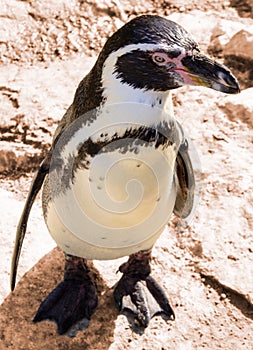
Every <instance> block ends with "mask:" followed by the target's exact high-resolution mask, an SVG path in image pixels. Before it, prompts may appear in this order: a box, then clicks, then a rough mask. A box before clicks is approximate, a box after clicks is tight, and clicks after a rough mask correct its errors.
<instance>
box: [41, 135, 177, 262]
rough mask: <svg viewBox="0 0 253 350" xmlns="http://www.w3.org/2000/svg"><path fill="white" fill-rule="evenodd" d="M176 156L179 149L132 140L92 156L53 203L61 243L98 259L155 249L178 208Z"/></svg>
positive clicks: (50, 218)
mask: <svg viewBox="0 0 253 350" xmlns="http://www.w3.org/2000/svg"><path fill="white" fill-rule="evenodd" d="M175 158H176V153H175V150H174V147H173V145H171V146H169V147H166V149H163V148H162V147H158V148H156V147H147V145H146V144H145V145H136V144H135V143H133V144H132V142H131V146H130V145H129V146H127V147H126V148H125V149H124V150H122V148H117V147H116V148H115V149H114V150H110V151H108V150H107V151H101V152H100V153H99V154H97V155H96V156H95V157H93V158H92V157H89V159H88V164H89V167H79V168H78V169H77V170H76V171H75V174H74V177H73V181H72V182H71V184H70V186H69V187H68V188H67V189H66V190H65V191H63V192H60V193H59V194H58V195H55V196H53V200H52V202H51V203H50V208H49V210H48V214H47V218H46V222H47V225H48V228H49V231H50V232H51V235H52V237H53V238H54V239H55V241H56V243H57V244H58V245H59V246H60V247H61V248H62V249H63V250H64V251H65V252H67V253H69V254H72V255H77V256H83V257H86V258H92V259H112V258H117V257H120V256H124V255H128V254H131V253H133V252H136V251H138V250H143V249H149V248H151V247H152V245H153V244H154V242H155V241H156V239H157V238H158V236H159V235H160V233H161V232H162V230H163V228H164V226H165V224H166V223H167V222H168V220H169V217H170V215H171V213H172V211H173V208H174V204H175V197H176V193H175V188H174V182H173V171H174V162H175ZM86 160H87V159H86Z"/></svg>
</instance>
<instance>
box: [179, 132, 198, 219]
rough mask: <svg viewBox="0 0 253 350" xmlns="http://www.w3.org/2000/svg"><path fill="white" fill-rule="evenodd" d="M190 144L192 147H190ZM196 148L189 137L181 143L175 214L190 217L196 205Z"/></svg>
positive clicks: (185, 217)
mask: <svg viewBox="0 0 253 350" xmlns="http://www.w3.org/2000/svg"><path fill="white" fill-rule="evenodd" d="M189 145H190V147H189ZM196 156H197V154H196V150H195V149H194V147H193V144H192V142H191V140H190V139H189V138H188V137H185V138H184V141H183V142H182V144H181V145H180V148H179V151H178V154H177V158H176V166H175V183H176V191H177V196H176V202H175V207H174V210H173V211H174V214H176V215H177V216H178V217H180V218H182V219H188V218H189V217H190V215H191V214H193V211H194V208H195V205H196V200H197V198H196V178H195V174H194V172H195V170H194V168H195V167H197V166H198V162H199V161H198V159H196Z"/></svg>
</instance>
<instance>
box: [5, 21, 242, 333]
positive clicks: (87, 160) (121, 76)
mask: <svg viewBox="0 0 253 350" xmlns="http://www.w3.org/2000/svg"><path fill="white" fill-rule="evenodd" d="M184 85H200V86H205V87H209V88H211V89H214V90H217V91H221V92H224V93H228V94H234V93H238V92H239V85H238V82H237V80H236V78H235V77H234V76H233V75H232V73H231V72H230V70H229V69H228V68H227V67H226V66H224V65H222V64H220V63H218V62H216V61H214V60H212V59H210V58H209V57H208V56H206V55H204V54H203V53H202V52H201V51H200V49H199V46H198V44H197V43H196V41H195V40H194V39H193V38H192V36H191V35H190V34H189V33H188V32H187V31H186V30H185V29H184V28H183V27H182V26H180V25H179V24H177V23H175V22H172V21H170V20H168V19H165V18H162V17H160V16H156V15H142V16H138V17H136V18H134V19H132V20H131V21H129V22H128V23H126V24H125V25H124V26H123V27H122V28H120V29H119V30H118V31H116V32H115V33H114V34H113V35H112V36H111V37H110V38H109V39H108V40H107V42H106V43H105V45H104V47H103V49H102V50H101V53H100V54H99V56H98V58H97V61H96V63H95V65H94V66H93V68H92V69H91V71H90V72H89V73H88V74H87V75H86V77H85V78H84V79H83V80H82V81H81V82H80V84H79V86H78V87H77V90H76V92H75V95H74V99H73V102H72V104H71V106H70V107H69V108H68V110H67V111H66V113H65V115H64V116H63V118H62V120H61V121H60V122H59V125H58V127H57V129H56V132H55V135H54V138H53V141H52V147H51V148H50V150H49V151H48V155H47V156H46V158H45V159H44V160H43V162H42V163H41V165H40V167H39V168H38V171H37V173H36V174H35V176H34V179H33V182H32V184H31V188H30V191H29V194H28V198H27V201H26V204H25V207H24V210H23V213H22V216H21V219H20V222H19V225H18V228H17V235H16V244H15V249H14V253H13V260H12V273H11V289H12V290H13V289H14V287H15V279H16V271H17V265H18V260H19V256H20V251H21V246H22V242H23V239H24V236H25V231H26V226H27V221H28V216H29V213H30V210H31V207H32V204H33V202H34V199H35V197H36V195H37V193H38V192H39V191H40V189H41V187H42V185H43V193H42V207H43V215H44V218H45V222H46V225H47V227H48V230H49V232H50V234H51V236H52V237H53V239H54V240H55V242H56V243H57V245H58V246H59V247H60V248H61V249H62V250H63V252H64V253H65V272H64V278H63V281H62V282H61V283H60V284H59V285H58V286H57V287H56V288H55V289H54V290H53V291H52V292H51V293H50V294H49V295H48V297H47V298H46V299H45V300H44V301H43V302H42V304H41V305H40V307H39V309H38V311H37V314H36V315H35V317H34V322H39V321H42V320H52V321H54V322H56V323H57V327H58V332H59V334H72V335H73V334H75V333H76V331H77V330H78V329H82V328H85V327H87V326H88V323H89V320H90V318H91V316H92V314H93V313H94V311H95V309H96V307H97V304H98V297H97V291H96V285H95V283H94V281H93V278H92V275H91V273H90V270H89V267H88V265H87V261H88V260H90V259H98V260H108V259H116V258H120V257H123V256H128V257H129V258H128V260H127V261H126V262H125V263H123V264H122V265H121V266H120V267H119V271H120V272H121V273H122V276H121V278H120V279H119V281H118V283H117V284H116V286H115V288H114V291H113V296H114V300H115V303H116V307H117V308H118V309H119V310H120V311H122V309H123V308H124V302H123V301H124V299H125V297H127V296H128V298H129V299H130V303H131V305H132V312H133V313H134V315H135V319H136V323H137V324H139V325H140V327H147V326H148V324H149V321H150V319H151V318H152V317H153V315H154V314H156V313H157V312H159V313H162V314H163V315H164V317H166V318H168V319H174V316H175V315H174V312H173V309H172V307H171V305H170V302H169V300H168V298H167V296H166V293H165V291H164V290H163V289H162V288H161V287H160V286H159V284H158V283H157V282H156V281H155V279H154V278H153V277H152V276H151V267H150V262H151V251H152V247H153V246H154V244H155V242H156V240H157V239H158V237H159V236H160V234H161V233H162V231H163V230H164V228H165V226H166V224H167V222H168V220H169V219H170V217H171V214H172V213H173V212H174V214H176V215H177V216H179V217H183V218H187V217H188V216H189V215H191V213H192V211H193V207H194V196H195V194H194V193H195V177H194V165H193V164H192V163H193V161H192V157H191V152H190V150H189V142H190V139H189V137H188V136H187V135H186V134H185V132H184V130H183V128H182V126H181V125H180V123H179V122H178V121H177V120H176V118H175V116H174V113H173V105H172V98H171V91H172V90H173V89H176V88H179V87H181V86H184ZM188 113H189V116H191V111H190V110H189V112H188ZM150 299H152V300H153V301H154V303H155V305H156V309H155V310H154V309H153V308H152V307H151V306H150V301H149V300H150Z"/></svg>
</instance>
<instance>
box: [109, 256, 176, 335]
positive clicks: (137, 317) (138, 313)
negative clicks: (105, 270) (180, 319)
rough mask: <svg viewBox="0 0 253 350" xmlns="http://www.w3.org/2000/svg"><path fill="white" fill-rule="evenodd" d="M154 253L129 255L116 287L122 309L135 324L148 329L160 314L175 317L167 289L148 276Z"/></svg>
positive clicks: (117, 300)
mask: <svg viewBox="0 0 253 350" xmlns="http://www.w3.org/2000/svg"><path fill="white" fill-rule="evenodd" d="M150 258H151V252H138V253H136V254H133V255H130V257H129V260H128V261H127V262H126V263H124V264H122V265H121V266H120V268H119V271H121V272H123V276H122V277H121V279H120V280H119V282H118V283H117V284H116V287H115V289H114V293H113V294H114V300H115V303H116V306H117V308H118V310H119V311H121V312H123V313H124V314H126V316H130V317H128V319H129V320H130V321H131V316H132V315H133V316H134V325H135V326H136V325H138V326H140V327H143V328H146V327H147V326H148V324H149V321H150V319H151V318H152V317H153V316H155V315H157V314H160V315H162V316H163V317H165V318H166V319H168V320H174V319H175V314H174V312H173V310H172V308H171V306H170V303H169V301H168V298H167V296H166V294H165V292H164V290H163V289H162V288H161V287H160V286H159V284H158V283H157V282H156V281H155V280H154V279H153V278H152V277H151V276H150V275H149V274H150V271H151V269H150Z"/></svg>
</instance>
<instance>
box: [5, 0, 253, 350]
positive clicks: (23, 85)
mask: <svg viewBox="0 0 253 350" xmlns="http://www.w3.org/2000/svg"><path fill="white" fill-rule="evenodd" d="M143 13H151V14H159V15H162V16H165V17H167V18H170V19H172V20H174V21H176V22H178V23H180V24H181V25H183V26H184V27H185V28H186V29H188V30H189V31H190V32H191V33H192V35H193V36H194V37H195V39H197V41H198V42H199V43H200V46H201V48H202V49H203V51H205V52H208V53H209V54H210V55H215V56H216V57H217V59H218V60H220V61H221V62H222V61H225V63H226V64H228V65H229V66H230V68H231V69H232V71H233V72H234V73H235V74H236V75H237V77H238V79H239V82H240V84H241V87H242V92H241V94H240V95H237V96H227V95H225V94H221V93H218V92H216V91H213V90H209V89H203V88H200V87H199V88H193V87H191V88H190V87H184V88H181V89H179V90H177V91H175V93H174V104H175V114H176V116H177V118H178V119H179V120H180V122H181V123H182V125H183V126H184V128H185V130H187V132H188V134H189V135H190V137H191V139H192V140H193V142H194V144H195V147H196V149H197V151H198V155H199V162H200V164H201V176H200V178H199V181H198V185H199V192H200V200H199V205H198V207H197V210H196V215H195V217H194V219H193V220H192V221H191V222H190V225H189V226H188V227H187V228H184V227H183V226H182V225H180V222H178V221H177V220H176V218H174V217H173V218H172V220H171V222H170V223H169V224H168V227H167V228H166V230H165V232H163V234H162V236H161V237H160V239H159V240H158V242H157V244H156V246H155V248H154V251H153V260H152V269H153V270H152V274H153V276H154V277H155V278H156V279H157V281H159V282H160V283H161V285H162V286H163V287H164V288H165V290H166V291H167V293H168V295H169V296H170V300H171V304H172V306H173V309H174V311H175V313H176V320H175V321H174V322H171V321H164V320H163V319H162V318H161V317H158V316H157V317H155V318H154V319H152V321H151V323H150V325H149V327H148V328H147V329H146V330H145V332H143V333H142V334H140V332H138V331H137V330H136V329H135V328H134V325H131V324H129V322H128V320H127V319H126V317H125V316H124V315H119V314H118V312H117V311H116V309H115V307H114V304H113V299H112V287H113V285H114V284H115V283H116V281H117V280H118V279H119V277H120V276H119V274H116V271H117V269H118V266H119V265H120V263H121V262H122V261H125V259H119V260H115V261H108V262H98V261H94V263H93V265H92V266H91V268H92V269H93V270H94V271H96V272H97V274H98V281H97V283H98V291H99V306H98V309H97V311H96V312H95V314H94V316H93V318H92V320H91V322H90V327H89V328H88V329H87V330H85V331H82V332H79V333H78V335H77V337H76V338H73V339H71V338H69V337H67V336H59V335H57V334H56V326H55V325H54V324H52V323H50V322H43V323H39V324H33V323H32V322H31V320H32V318H33V316H34V314H35V312H36V310H37V308H38V306H39V304H40V302H41V301H42V300H43V299H44V298H45V297H46V295H47V294H48V293H49V292H50V291H51V290H52V289H53V287H54V286H55V285H57V283H59V282H60V281H61V279H62V272H63V254H62V253H61V252H60V251H59V249H58V248H55V244H54V242H53V241H52V239H51V237H50V236H49V234H48V232H47V229H46V227H45V224H44V221H43V218H42V214H41V202H40V196H39V198H38V199H37V201H36V203H35V205H34V208H33V210H32V213H31V217H30V221H29V226H28V231H27V236H26V239H25V243H24V247H23V250H22V255H21V259H20V265H19V270H18V285H17V287H16V289H15V291H14V292H13V293H10V287H9V276H10V262H11V254H12V249H13V242H14V238H15V229H16V225H17V222H18V219H19V216H20V214H21V211H22V207H23V204H24V200H25V198H26V195H27V192H28V188H29V184H30V181H31V178H32V174H33V172H34V170H35V169H36V167H37V165H38V164H39V163H40V161H41V160H42V159H43V157H44V156H45V154H46V152H47V150H48V148H49V145H50V142H51V138H52V135H53V133H54V130H55V128H56V126H57V122H58V121H59V120H60V118H61V117H62V115H63V114H64V111H65V110H66V109H67V107H68V106H69V104H70V103H71V101H72V98H73V94H74V91H75V89H76V87H77V84H78V82H79V81H80V80H81V79H82V78H83V76H84V75H85V73H86V72H87V71H88V70H89V69H90V68H91V67H92V64H93V63H94V61H95V59H96V55H97V54H98V52H99V50H100V49H101V47H102V45H103V44H104V42H105V40H106V38H107V37H108V36H109V35H110V34H111V33H113V32H114V31H115V30H116V29H117V28H119V27H120V26H121V25H123V24H124V23H125V22H126V21H127V20H128V19H129V18H132V17H134V16H136V15H139V14H143ZM241 30H244V31H246V32H247V33H248V37H247V38H248V40H247V42H246V46H245V50H244V51H245V54H244V53H243V54H242V55H241V54H240V55H239V54H238V55H237V52H236V47H235V54H231V53H230V54H226V47H227V46H226V45H227V43H228V42H229V40H230V39H231V38H232V37H233V35H234V34H236V33H238V32H239V31H241ZM250 33H251V35H252V36H253V2H252V0H240V1H237V0H231V1H218V0H213V1H207V0H203V1H201V0H193V1H185V0H178V1H173V0H172V1H168V0H159V1H152V0H140V1H138V2H135V1H132V0H124V1H117V0H101V1H94V0H89V1H81V0H79V1H78V0H72V1H67V0H53V1H47V0H45V1H38V0H34V1H18V0H11V1H7V0H2V3H1V7H0V113H1V114H0V130H1V145H0V149H1V152H0V182H1V189H0V211H1V219H0V220H1V221H0V249H1V264H0V302H1V305H0V350H5V349H13V350H27V349H29V350H37V349H43V350H44V349H47V350H57V349H64V350H65V349H69V350H81V349H82V350H83V349H88V350H102V349H110V350H121V349H142V350H144V349H145V350H151V349H152V350H162V349H163V350H193V349H194V350H195V349H197V350H201V349H211V350H216V349H225V350H235V349H238V350H252V349H253V322H252V320H253V157H252V144H253V132H252V128H253V117H252V113H253V98H252V97H253V71H252V62H253V54H252V56H250V52H251V51H250V49H251V48H252V45H253V39H252V36H250ZM238 47H239V46H238ZM238 50H239V48H238ZM252 52H253V49H252Z"/></svg>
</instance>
